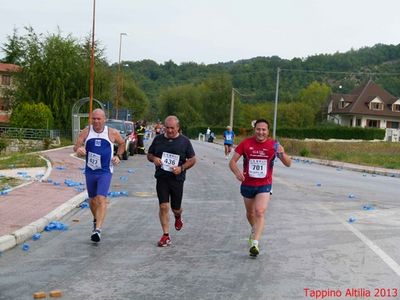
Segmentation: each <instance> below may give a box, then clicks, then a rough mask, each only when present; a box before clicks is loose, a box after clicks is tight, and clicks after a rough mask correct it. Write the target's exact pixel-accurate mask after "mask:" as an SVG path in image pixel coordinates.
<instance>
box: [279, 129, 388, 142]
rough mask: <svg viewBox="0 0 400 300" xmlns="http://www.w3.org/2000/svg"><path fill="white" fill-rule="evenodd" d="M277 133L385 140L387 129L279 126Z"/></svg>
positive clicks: (298, 136) (294, 135) (291, 135)
mask: <svg viewBox="0 0 400 300" xmlns="http://www.w3.org/2000/svg"><path fill="white" fill-rule="evenodd" d="M276 135H277V136H279V137H284V138H293V139H306V138H310V139H323V140H329V139H343V140H351V139H356V140H383V139H384V138H385V130H384V129H377V128H360V127H343V126H337V127H326V126H324V127H312V128H278V129H277V131H276Z"/></svg>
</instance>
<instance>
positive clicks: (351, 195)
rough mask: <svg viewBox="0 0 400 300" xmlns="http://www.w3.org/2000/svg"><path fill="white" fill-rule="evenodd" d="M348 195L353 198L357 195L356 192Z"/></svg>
mask: <svg viewBox="0 0 400 300" xmlns="http://www.w3.org/2000/svg"><path fill="white" fill-rule="evenodd" d="M348 197H349V198H351V199H352V198H355V197H356V196H355V195H354V194H349V196H348Z"/></svg>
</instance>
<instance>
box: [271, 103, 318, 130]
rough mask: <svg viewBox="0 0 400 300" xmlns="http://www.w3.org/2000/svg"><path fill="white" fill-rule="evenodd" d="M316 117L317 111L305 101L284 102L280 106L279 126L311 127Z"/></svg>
mask: <svg viewBox="0 0 400 300" xmlns="http://www.w3.org/2000/svg"><path fill="white" fill-rule="evenodd" d="M314 118H315V113H314V110H313V108H312V107H310V106H309V105H307V104H305V103H301V102H291V103H283V104H280V105H279V106H278V115H277V126H278V127H289V128H297V127H300V128H302V127H309V126H312V125H314V120H315V119H314ZM271 127H272V126H271Z"/></svg>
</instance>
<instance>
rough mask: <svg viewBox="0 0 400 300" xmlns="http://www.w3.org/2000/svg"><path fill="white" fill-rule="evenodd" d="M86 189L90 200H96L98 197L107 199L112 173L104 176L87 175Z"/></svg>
mask: <svg viewBox="0 0 400 300" xmlns="http://www.w3.org/2000/svg"><path fill="white" fill-rule="evenodd" d="M85 176H86V188H87V192H88V195H89V198H94V197H96V196H97V195H102V196H104V197H107V194H108V191H109V190H110V184H111V178H112V174H111V173H103V174H98V175H97V174H86V175H85Z"/></svg>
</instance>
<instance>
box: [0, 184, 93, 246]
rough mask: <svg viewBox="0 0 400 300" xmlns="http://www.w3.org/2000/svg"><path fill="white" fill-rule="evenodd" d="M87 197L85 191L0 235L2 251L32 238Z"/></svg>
mask: <svg viewBox="0 0 400 300" xmlns="http://www.w3.org/2000/svg"><path fill="white" fill-rule="evenodd" d="M86 198H87V192H86V191H84V192H82V193H80V194H78V195H76V196H74V197H73V198H71V199H70V200H68V201H67V202H65V203H63V204H61V205H60V206H59V207H57V208H56V209H54V210H53V211H51V212H50V213H48V214H47V215H46V216H44V217H42V218H40V219H38V220H36V221H34V222H32V223H30V224H28V225H26V226H24V227H22V228H20V229H18V230H16V231H14V232H13V233H11V234H7V235H3V236H0V252H1V251H6V250H9V249H11V248H14V247H15V246H17V245H19V244H21V243H23V242H25V241H26V240H28V239H30V238H31V237H32V236H33V235H34V234H35V233H38V232H42V231H43V230H44V228H45V226H46V225H47V224H48V223H49V222H51V221H55V220H59V219H61V218H62V217H63V216H65V215H66V214H68V213H69V212H70V211H72V210H73V209H74V208H76V207H77V206H79V204H81V203H82V202H83V201H84V200H85V199H86Z"/></svg>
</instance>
